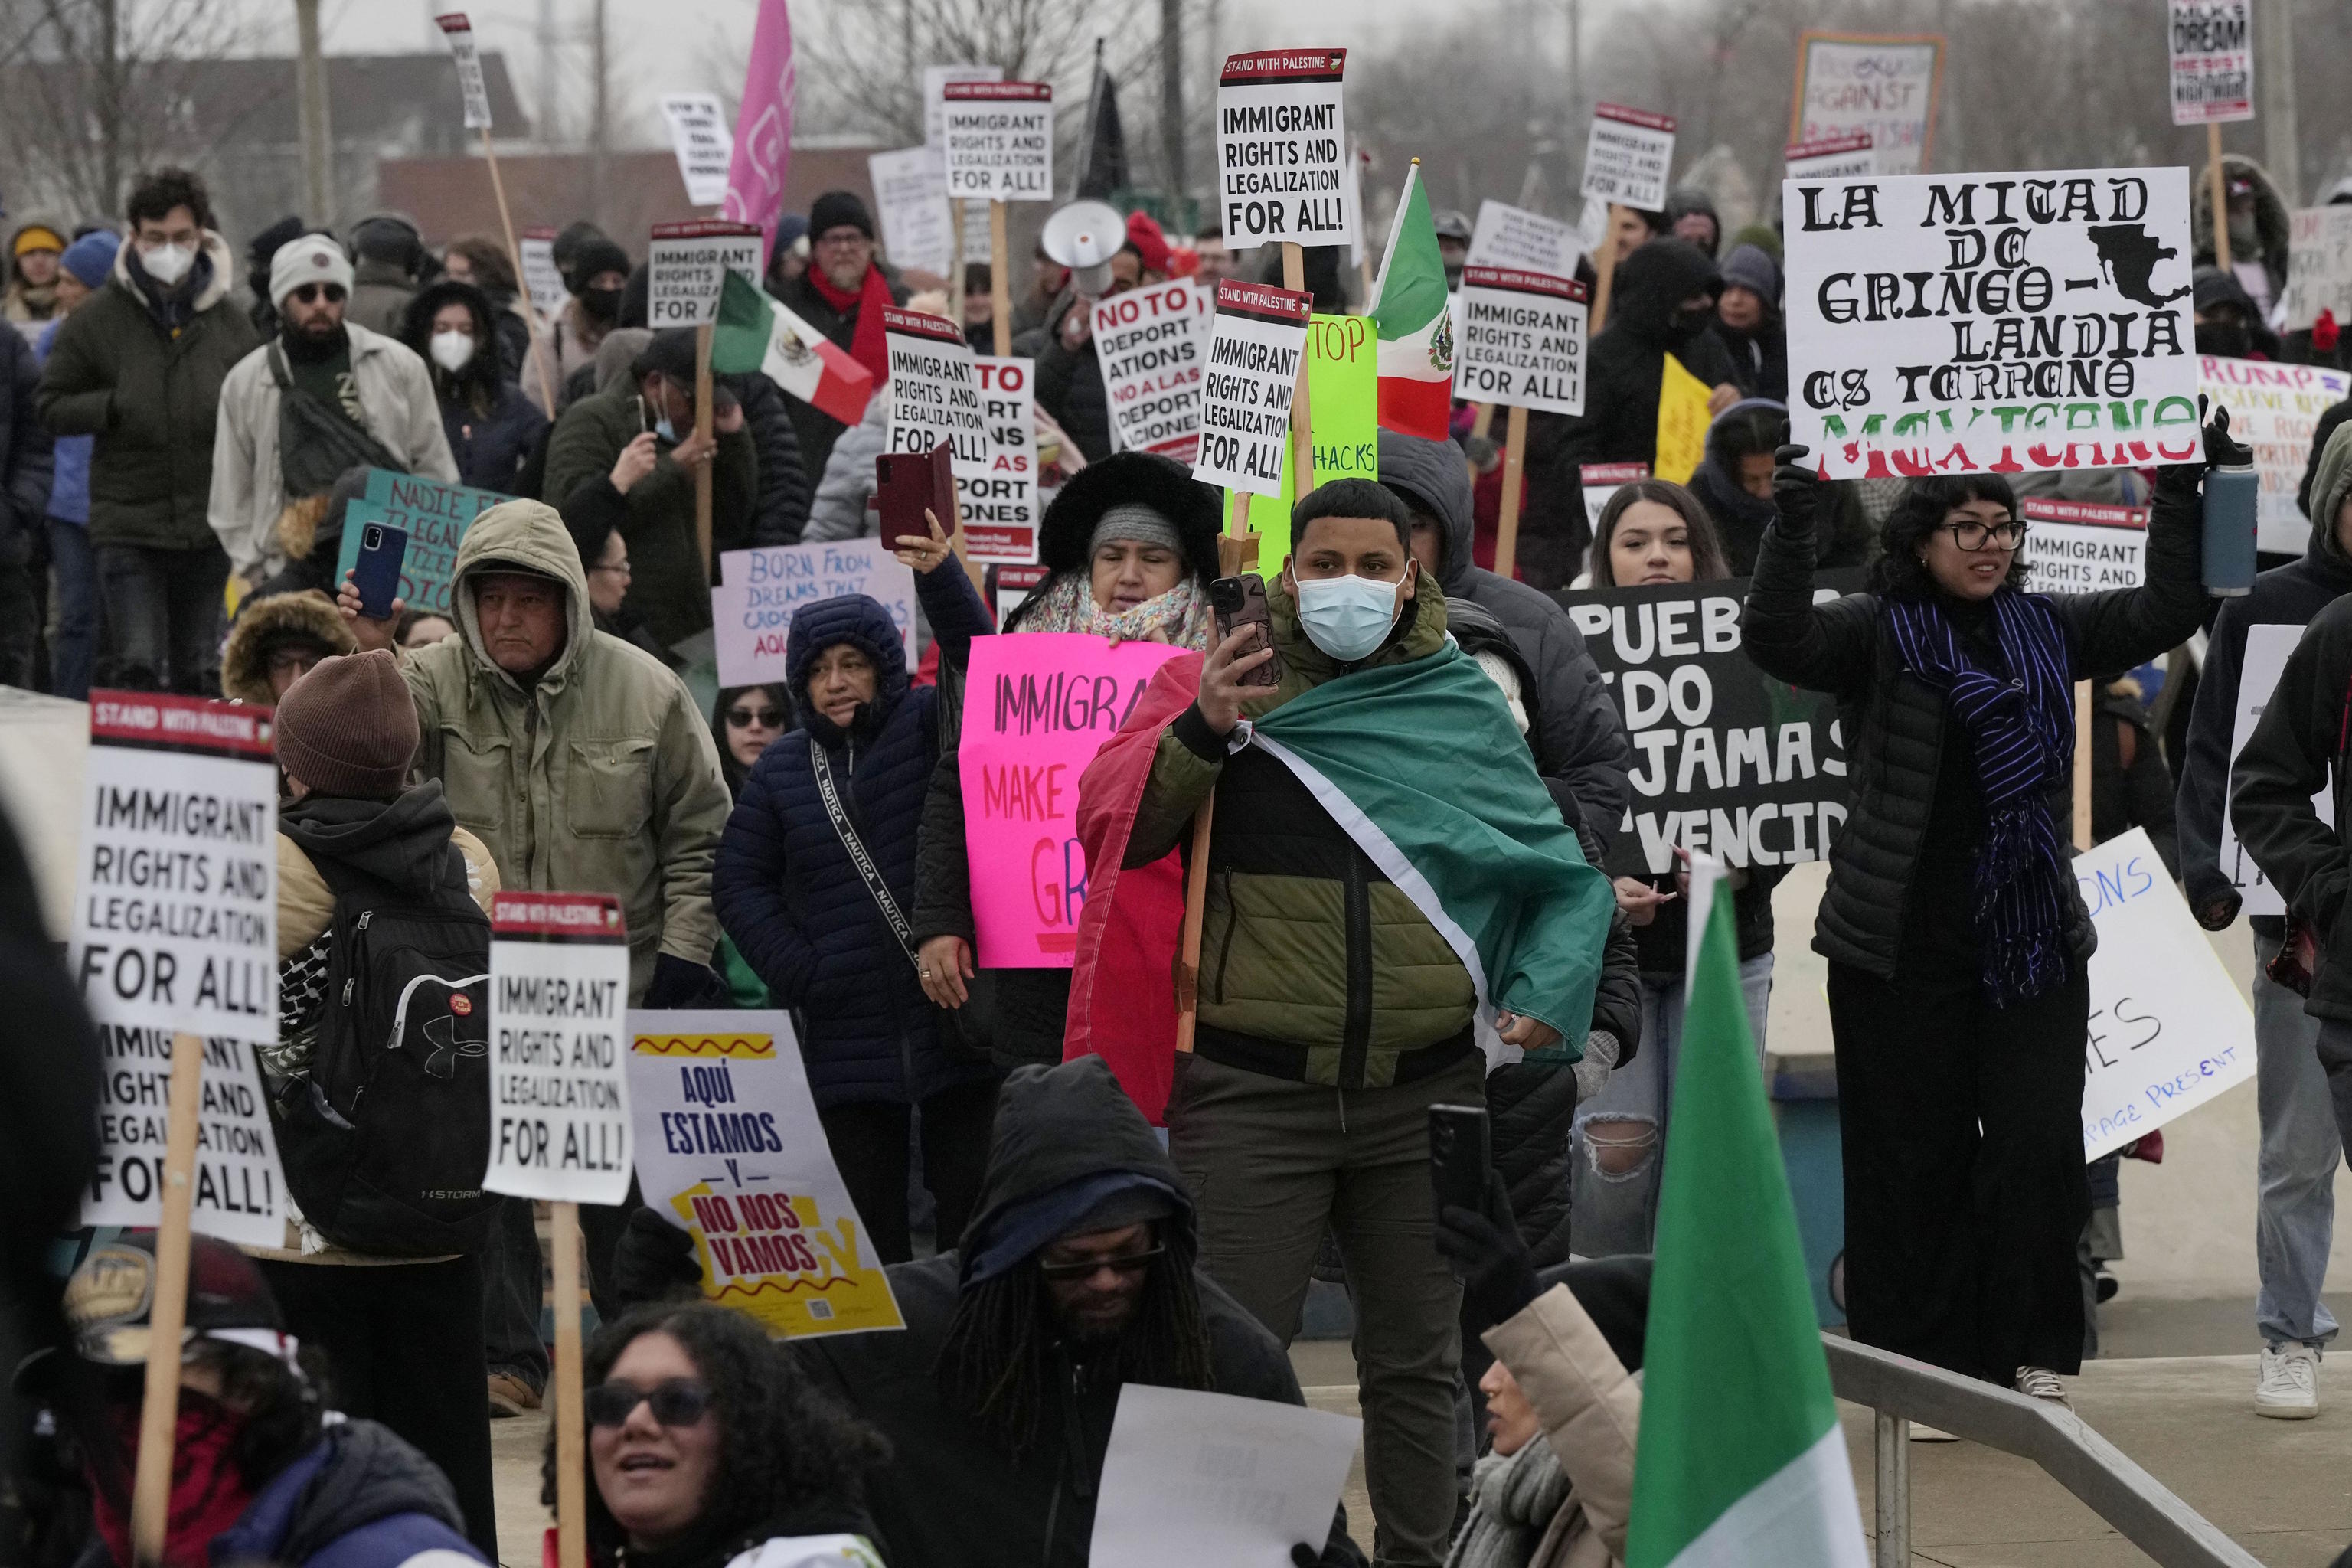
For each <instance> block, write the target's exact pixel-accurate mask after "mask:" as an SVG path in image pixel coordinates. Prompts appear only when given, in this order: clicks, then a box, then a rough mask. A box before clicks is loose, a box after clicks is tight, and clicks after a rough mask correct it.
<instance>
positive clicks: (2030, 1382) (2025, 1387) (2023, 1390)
mask: <svg viewBox="0 0 2352 1568" xmlns="http://www.w3.org/2000/svg"><path fill="white" fill-rule="evenodd" d="M2015 1387H2016V1389H2017V1392H2018V1393H2020V1394H2023V1395H2025V1396H2026V1397H2027V1398H2028V1399H2046V1400H2048V1401H2050V1403H2051V1404H2053V1405H2057V1406H2058V1407H2059V1408H2061V1409H2063V1410H2072V1409H2074V1405H2071V1404H2069V1403H2068V1402H2067V1399H2066V1388H2065V1385H2064V1384H2062V1383H2060V1382H2059V1381H2058V1374H2057V1373H2054V1372H2052V1371H2051V1370H2050V1369H2049V1368H2048V1367H2046V1366H2021V1367H2019V1368H2018V1369H2017V1383H2016V1384H2015Z"/></svg>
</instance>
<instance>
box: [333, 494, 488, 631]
mask: <svg viewBox="0 0 2352 1568" xmlns="http://www.w3.org/2000/svg"><path fill="white" fill-rule="evenodd" d="M502 500H514V497H512V496H506V495H500V494H499V492H498V491H496V490H478V489H472V488H471V487H469V486H467V485H453V484H449V483H446V481H444V480H441V479H425V478H423V477H421V476H419V475H416V474H403V473H395V472H394V471H393V470H392V469H390V468H370V469H369V470H368V488H367V494H366V496H365V497H363V498H362V500H355V501H353V502H352V503H351V505H350V506H348V507H346V508H345V509H344V510H343V542H342V544H341V547H340V548H339V549H338V551H337V552H336V555H335V581H336V582H338V583H340V582H341V581H342V580H343V574H344V573H346V572H348V571H350V570H351V569H352V567H353V566H355V565H357V564H358V563H359V559H360V545H361V542H362V541H361V538H360V535H361V532H362V530H363V529H364V528H365V526H366V525H367V524H369V523H371V522H388V523H390V524H392V526H393V527H394V528H399V529H405V530H406V531H407V532H408V553H407V554H405V555H404V556H402V557H401V561H400V596H401V597H402V598H403V599H404V600H406V601H407V602H408V607H409V608H410V609H412V610H425V611H429V612H431V613H432V614H434V615H436V616H446V615H450V614H453V613H454V605H453V602H452V600H451V598H450V594H451V591H452V590H453V589H454V588H455V587H456V586H457V546H458V545H460V544H462V543H464V542H465V540H466V530H467V529H468V528H471V527H472V526H473V524H474V520H475V519H476V518H478V517H479V516H481V515H482V513H484V512H486V511H488V510H490V508H492V507H494V506H496V505H498V504H499V502H500V501H502Z"/></svg>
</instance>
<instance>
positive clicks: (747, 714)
mask: <svg viewBox="0 0 2352 1568" xmlns="http://www.w3.org/2000/svg"><path fill="white" fill-rule="evenodd" d="M727 721H728V722H729V723H730V724H732V725H734V726H735V728H737V729H738V730H748V729H750V728H751V726H752V725H754V724H757V725H759V726H760V727H761V729H763V730H781V729H782V728H783V725H784V710H782V709H781V708H730V709H729V710H727Z"/></svg>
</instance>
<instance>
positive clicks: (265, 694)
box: [221, 589, 359, 708]
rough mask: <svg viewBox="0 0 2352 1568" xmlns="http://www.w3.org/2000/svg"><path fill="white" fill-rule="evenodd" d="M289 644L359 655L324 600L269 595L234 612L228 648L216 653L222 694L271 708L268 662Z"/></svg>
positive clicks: (309, 596) (310, 596)
mask: <svg viewBox="0 0 2352 1568" xmlns="http://www.w3.org/2000/svg"><path fill="white" fill-rule="evenodd" d="M289 642H308V643H316V644H317V645H318V646H319V647H322V648H324V649H326V650H327V652H329V653H330V654H341V653H357V652H358V651H359V643H358V642H357V641H356V640H355V639H354V638H353V637H352V633H351V628H350V627H349V626H345V625H344V624H343V617H342V613H341V611H339V610H337V609H336V608H335V605H334V602H333V601H332V600H331V599H329V598H328V597H327V596H326V595H324V594H320V593H317V592H315V591H313V590H310V589H305V590H303V591H302V592H300V593H295V594H271V595H267V596H265V597H262V598H258V599H256V600H254V601H252V602H251V603H250V604H248V605H246V606H245V607H244V608H243V609H242V610H240V611H238V612H237V617H236V625H235V626H231V627H229V629H228V646H227V647H225V648H223V649H222V650H221V691H222V694H223V695H225V696H226V697H228V698H230V699H231V700H234V701H237V702H250V703H252V704H254V705H255V706H256V707H260V708H268V707H270V706H273V705H274V704H275V703H276V702H277V700H278V699H277V698H276V697H274V696H272V695H271V694H270V690H269V656H270V654H271V653H273V652H275V651H276V650H277V649H278V648H279V647H283V646H284V645H285V644H287V643H289Z"/></svg>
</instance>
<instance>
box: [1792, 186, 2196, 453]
mask: <svg viewBox="0 0 2352 1568" xmlns="http://www.w3.org/2000/svg"><path fill="white" fill-rule="evenodd" d="M1884 145H1885V144H1884V143H1881V147H1882V150H1883V149H1884ZM1780 200H1781V205H1782V214H1783V218H1784V220H1785V222H1786V225H1787V233H1788V273H1789V287H1788V290H1787V297H1788V312H1789V390H1790V399H1789V416H1790V437H1789V438H1790V440H1791V441H1795V442H1798V443H1800V444H1801V445H1804V446H1807V447H1811V448H1812V450H1813V453H1814V455H1815V457H1816V458H1818V460H1819V461H1820V463H1821V465H1822V475H1823V477H1824V478H1828V479H1865V478H1867V479H1891V478H1895V477H1898V476H1903V475H1912V474H1925V473H1930V472H1937V473H1983V472H1988V471H1996V470H1998V471H2011V472H2013V471H2016V470H2019V469H2024V468H2085V467H2087V468H2144V467H2147V465H2149V464H2155V463H2179V462H2186V461H2188V460H2189V459H2190V458H2194V457H2195V456H2196V455H2197V453H2198V451H2199V449H2200V448H2199V446H2198V424H2197V391H2198V387H2197V358H2196V352H2195V344H2196V339H2195V332H2194V331H2193V329H2192V327H2191V325H2190V321H2189V310H2190V307H2189V261H2190V258H2191V257H2192V256H2193V255H2194V254H2195V250H2194V247H2192V246H2191V245H2190V243H2189V171H2188V170H2186V169H2181V168H2169V169H2074V170H2062V171H2055V172H2050V173H2031V174H1968V175H1954V176H1940V175H1932V174H1910V175H1902V176H1886V175H1880V176H1877V177H1874V178H1867V179H1848V180H1822V181H1787V182H1784V183H1783V184H1781V187H1780Z"/></svg>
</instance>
